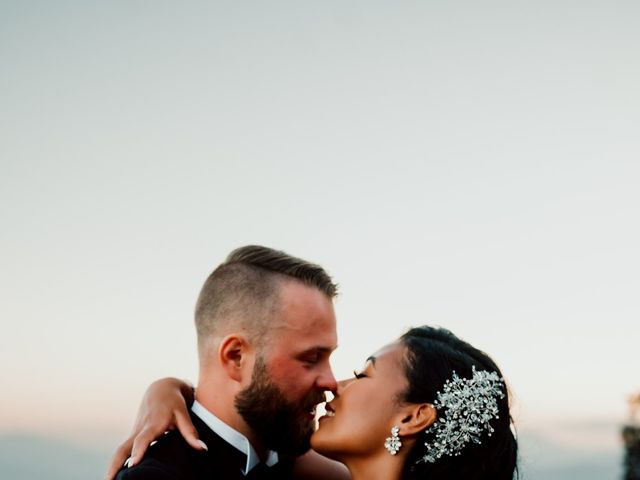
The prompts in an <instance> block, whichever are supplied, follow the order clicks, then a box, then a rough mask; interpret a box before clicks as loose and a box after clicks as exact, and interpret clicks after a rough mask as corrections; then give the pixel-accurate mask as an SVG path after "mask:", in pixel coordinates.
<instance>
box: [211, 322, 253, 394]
mask: <svg viewBox="0 0 640 480" xmlns="http://www.w3.org/2000/svg"><path fill="white" fill-rule="evenodd" d="M250 350H251V348H250V345H249V343H248V342H247V339H246V338H244V337H243V336H242V335H239V334H236V333H232V334H230V335H227V336H226V337H224V338H223V339H222V341H221V342H220V346H219V347H218V360H219V361H220V365H221V366H222V368H223V369H224V370H225V371H226V372H227V375H229V377H231V378H232V379H233V380H235V381H237V382H241V381H242V375H243V373H244V371H246V367H247V364H248V362H249V360H250V355H249V354H250Z"/></svg>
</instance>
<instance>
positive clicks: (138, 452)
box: [106, 378, 207, 480]
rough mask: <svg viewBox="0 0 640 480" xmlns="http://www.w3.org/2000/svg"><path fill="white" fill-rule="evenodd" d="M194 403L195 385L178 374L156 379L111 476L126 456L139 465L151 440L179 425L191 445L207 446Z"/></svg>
mask: <svg viewBox="0 0 640 480" xmlns="http://www.w3.org/2000/svg"><path fill="white" fill-rule="evenodd" d="M191 403H193V389H192V387H191V386H190V385H188V384H187V383H186V382H184V381H182V380H178V379H177V378H163V379H161V380H157V381H155V382H153V383H152V384H151V385H150V386H149V388H148V389H147V391H146V392H145V394H144V397H143V398H142V404H141V405H140V408H139V409H138V416H137V418H136V422H135V424H134V426H133V431H132V433H131V435H130V436H129V438H127V439H126V440H125V441H124V443H122V444H121V445H120V446H119V447H118V449H117V450H116V453H115V454H114V456H113V458H112V459H111V463H110V464H109V469H108V470H107V476H106V478H107V480H113V479H114V478H115V476H116V473H118V470H120V468H121V467H122V465H123V463H124V462H125V459H127V457H128V460H127V466H128V467H132V466H133V465H136V464H137V463H138V462H139V461H140V460H142V457H143V456H144V453H145V452H146V451H147V447H148V446H149V444H150V443H151V442H153V441H154V440H157V439H158V438H159V437H160V436H162V435H163V434H164V432H166V431H167V430H173V429H175V428H177V429H178V430H179V431H180V433H181V434H182V436H183V437H184V439H185V440H186V441H187V443H188V444H189V445H191V446H192V447H193V448H195V449H196V450H207V446H206V445H205V444H204V442H203V441H202V440H200V439H199V438H198V432H197V431H196V429H195V427H194V426H193V423H191V418H190V417H189V409H188V405H191Z"/></svg>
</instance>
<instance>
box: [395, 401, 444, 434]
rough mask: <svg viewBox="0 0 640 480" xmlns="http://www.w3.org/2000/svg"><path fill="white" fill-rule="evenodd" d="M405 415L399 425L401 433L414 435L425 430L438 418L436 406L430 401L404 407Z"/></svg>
mask: <svg viewBox="0 0 640 480" xmlns="http://www.w3.org/2000/svg"><path fill="white" fill-rule="evenodd" d="M403 413H404V417H403V418H402V421H401V422H400V424H399V425H398V426H399V427H400V435H414V434H417V433H420V432H423V431H425V430H426V429H427V428H429V427H430V426H431V425H433V423H434V422H435V421H436V419H437V418H438V412H437V411H436V407H434V406H433V405H432V404H430V403H416V404H412V405H409V406H407V408H406V409H404V412H403Z"/></svg>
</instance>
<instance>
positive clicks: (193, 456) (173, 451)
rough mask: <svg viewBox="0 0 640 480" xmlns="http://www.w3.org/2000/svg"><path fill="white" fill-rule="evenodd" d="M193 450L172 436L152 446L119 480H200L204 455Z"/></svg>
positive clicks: (120, 475) (170, 433)
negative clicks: (193, 479)
mask: <svg viewBox="0 0 640 480" xmlns="http://www.w3.org/2000/svg"><path fill="white" fill-rule="evenodd" d="M205 453H206V452H200V451H197V450H195V449H193V448H192V447H191V446H190V445H189V444H188V443H187V442H186V441H185V440H184V439H183V438H182V436H181V435H180V434H179V433H178V432H175V431H174V432H169V433H167V434H165V435H164V436H163V437H162V438H160V439H159V440H158V441H157V442H156V443H154V444H153V445H151V446H150V447H149V448H148V449H147V452H146V453H145V457H144V458H143V459H142V461H141V462H140V463H139V464H138V465H136V466H134V467H131V468H126V467H124V468H122V469H121V470H120V471H119V472H118V476H117V477H116V480H143V479H151V478H153V479H184V480H188V479H191V478H196V477H197V476H198V474H199V473H200V470H202V468H204V465H205V463H204V458H203V457H204V454H205Z"/></svg>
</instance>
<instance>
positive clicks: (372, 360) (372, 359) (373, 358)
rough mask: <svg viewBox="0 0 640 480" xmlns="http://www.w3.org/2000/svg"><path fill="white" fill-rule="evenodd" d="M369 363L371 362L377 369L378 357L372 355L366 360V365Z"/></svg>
mask: <svg viewBox="0 0 640 480" xmlns="http://www.w3.org/2000/svg"><path fill="white" fill-rule="evenodd" d="M367 362H371V365H373V366H374V367H375V366H376V357H374V356H373V355H371V356H370V357H368V358H367V359H366V360H365V363H367Z"/></svg>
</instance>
